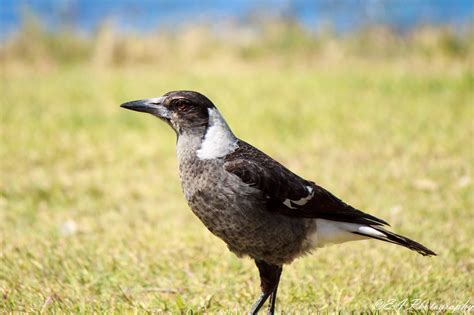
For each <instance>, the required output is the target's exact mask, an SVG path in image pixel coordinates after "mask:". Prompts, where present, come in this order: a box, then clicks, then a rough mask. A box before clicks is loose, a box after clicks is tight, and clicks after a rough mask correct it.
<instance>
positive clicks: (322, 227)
mask: <svg viewBox="0 0 474 315" xmlns="http://www.w3.org/2000/svg"><path fill="white" fill-rule="evenodd" d="M315 220H316V228H315V230H314V231H313V232H312V233H311V234H310V235H309V236H308V242H309V247H311V248H317V247H323V246H326V245H330V244H339V243H344V242H349V241H357V240H364V239H367V238H370V237H371V236H374V237H379V238H385V237H386V236H385V234H383V233H382V232H379V231H377V230H376V229H374V228H372V227H370V226H367V225H362V224H357V223H347V222H339V221H331V220H326V219H315ZM354 232H357V233H361V234H364V235H367V236H364V235H359V234H354Z"/></svg>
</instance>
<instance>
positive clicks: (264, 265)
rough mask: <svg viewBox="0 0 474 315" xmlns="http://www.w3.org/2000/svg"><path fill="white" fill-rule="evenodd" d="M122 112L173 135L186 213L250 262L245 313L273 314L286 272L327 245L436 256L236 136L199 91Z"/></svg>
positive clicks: (150, 101)
mask: <svg viewBox="0 0 474 315" xmlns="http://www.w3.org/2000/svg"><path fill="white" fill-rule="evenodd" d="M120 106H121V107H123V108H125V109H129V110H133V111H138V112H143V113H148V114H151V115H153V116H155V117H157V118H159V119H160V120H162V121H164V122H165V123H167V124H168V125H169V126H171V128H172V129H173V130H174V131H175V133H176V136H177V142H176V155H177V159H178V168H179V177H180V182H181V187H182V190H183V193H184V196H185V199H186V200H187V203H188V205H189V207H190V208H191V210H192V211H193V213H194V214H195V215H196V216H197V217H198V218H199V219H200V220H201V221H202V223H203V224H204V225H205V226H206V227H207V229H208V230H209V231H210V232H211V233H213V234H214V235H216V236H217V237H219V238H221V239H222V240H223V241H224V242H225V243H226V244H227V246H228V248H229V250H230V251H231V252H233V253H234V254H236V255H237V256H238V257H245V256H246V257H250V258H251V259H253V260H254V261H255V265H256V267H257V269H258V272H259V276H260V289H261V293H260V295H259V296H258V298H257V300H256V302H255V303H254V304H253V305H252V307H251V308H250V314H257V313H258V312H259V310H260V309H261V308H262V307H263V305H264V304H265V302H266V301H267V300H268V299H269V302H268V306H267V313H268V314H274V312H275V305H276V296H277V289H278V285H279V282H280V277H281V274H282V270H283V265H287V264H289V263H291V262H292V261H293V260H295V259H296V258H298V257H300V256H304V255H306V254H308V253H310V252H312V251H314V250H316V249H318V248H320V247H324V246H326V245H329V244H338V243H343V242H347V241H355V240H364V239H376V240H381V241H385V242H389V243H393V244H396V245H401V246H404V247H407V248H409V249H411V250H413V251H416V252H418V253H419V254H421V255H423V256H432V255H436V254H435V252H433V251H432V250H430V249H428V248H427V247H425V246H423V245H421V244H420V243H418V242H415V241H413V240H411V239H409V238H407V237H405V236H401V235H398V234H395V233H393V232H391V231H389V230H387V229H386V227H387V226H389V224H388V223H387V222H386V221H384V220H382V219H379V218H377V217H375V216H373V215H370V214H368V213H365V212H363V211H361V210H359V209H356V208H354V207H352V206H350V205H349V204H347V203H345V202H343V201H342V200H341V199H339V198H338V197H336V196H335V195H333V194H332V193H330V192H329V191H328V190H326V189H324V188H323V187H321V186H319V185H317V184H316V183H315V182H313V181H309V180H306V179H304V178H302V177H300V176H298V175H296V174H295V173H293V172H292V171H290V170H289V169H288V168H287V167H285V166H283V165H282V164H280V163H279V162H277V161H276V160H274V159H273V158H271V157H270V156H269V155H267V154H265V153H264V152H262V151H260V150H259V149H257V148H255V147H254V146H252V145H250V144H249V143H247V142H245V141H244V140H241V139H239V138H238V137H236V136H235V135H234V133H233V132H232V130H231V129H230V127H229V125H228V124H227V122H226V121H225V119H224V118H223V116H222V115H221V113H220V112H219V110H218V109H217V107H216V106H215V105H214V104H213V103H212V101H211V100H210V99H209V98H207V97H206V96H204V95H203V94H201V93H199V92H195V91H187V90H178V91H171V92H168V93H166V94H164V95H163V96H161V97H156V98H148V99H141V100H136V101H130V102H126V103H123V104H122V105H120Z"/></svg>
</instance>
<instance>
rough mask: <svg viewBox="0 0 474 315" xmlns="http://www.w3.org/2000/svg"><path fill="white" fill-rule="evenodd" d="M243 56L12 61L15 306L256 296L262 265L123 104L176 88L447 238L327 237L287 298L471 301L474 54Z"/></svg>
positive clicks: (1, 287) (153, 130)
mask: <svg viewBox="0 0 474 315" xmlns="http://www.w3.org/2000/svg"><path fill="white" fill-rule="evenodd" d="M243 58H244V59H243V61H242V60H240V61H229V62H228V63H219V62H218V63H215V64H214V63H211V64H209V60H208V59H206V60H207V61H205V62H203V63H199V62H196V61H194V62H192V63H191V62H187V63H185V64H181V65H177V64H176V63H175V64H171V65H169V66H165V65H162V66H160V67H152V66H147V65H135V66H130V65H129V66H127V65H125V66H121V67H108V66H107V67H105V68H104V67H99V68H97V67H95V66H91V65H89V64H87V63H86V64H84V63H81V64H75V65H74V64H69V65H67V64H61V63H59V64H58V65H56V66H53V67H50V66H46V67H39V68H38V67H36V66H35V67H32V68H31V69H29V68H28V66H22V67H18V66H17V65H16V66H13V67H10V66H9V65H8V64H5V67H4V71H2V77H1V95H2V96H1V110H0V114H1V125H0V132H1V146H0V161H1V163H0V171H1V182H0V246H1V254H0V255H1V256H0V293H1V296H0V309H1V310H3V311H6V312H17V311H20V312H40V311H47V312H80V313H91V312H98V313H102V312H106V311H107V312H117V313H118V312H120V313H122V312H140V313H141V312H144V311H149V312H172V313H180V312H181V313H186V312H187V313H190V312H192V313H215V312H235V313H243V312H245V311H247V310H248V309H249V307H250V305H251V303H252V302H253V301H254V300H255V299H256V297H257V295H258V293H259V287H258V275H257V271H256V269H255V267H254V265H253V263H252V261H251V260H249V259H243V260H241V259H238V258H236V257H235V256H234V255H233V254H231V253H230V252H229V251H228V250H227V248H226V246H225V244H224V243H223V242H222V241H220V240H219V239H217V238H215V237H214V236H212V235H211V234H210V233H209V232H208V231H207V230H206V229H205V228H204V227H203V225H202V224H201V223H200V222H199V221H198V219H197V218H195V217H194V215H193V214H192V213H191V211H190V210H189V209H188V207H187V205H186V202H185V201H184V198H183V196H182V193H181V190H180V186H179V181H178V176H177V164H176V159H175V156H174V144H175V136H174V134H173V132H172V131H171V130H170V129H169V128H168V126H166V125H164V124H162V123H160V122H159V121H158V120H156V119H153V118H152V117H151V116H145V115H140V114H138V113H131V112H128V111H124V110H122V109H120V108H119V107H118V105H119V104H120V103H122V102H124V101H127V100H131V99H137V98H144V97H150V96H159V95H161V94H163V93H164V92H166V91H168V90H174V89H193V90H198V91H201V92H203V93H204V94H206V95H208V96H209V97H210V98H211V99H212V100H213V101H214V102H215V104H216V105H217V106H218V107H219V108H220V109H221V112H222V113H223V114H224V116H225V117H226V118H227V120H228V122H229V124H230V125H231V126H232V127H233V129H234V131H235V133H236V134H237V135H238V136H240V137H241V138H244V139H246V140H248V141H249V142H251V143H253V144H255V145H256V146H258V147H260V148H262V149H263V150H264V151H266V152H268V153H269V154H270V155H272V156H273V157H275V158H276V159H278V160H280V161H281V162H283V163H285V164H287V165H288V166H289V167H290V168H291V169H292V170H294V171H295V172H297V173H299V174H301V175H303V176H304V177H306V178H308V179H311V180H315V181H316V182H317V183H319V184H321V185H322V186H324V187H326V188H328V189H329V190H330V191H332V192H334V193H335V194H336V195H338V196H340V197H341V198H343V199H344V200H347V201H348V202H350V203H351V204H352V205H354V206H356V207H358V208H360V209H364V210H366V211H368V212H370V213H372V214H374V215H376V216H378V217H381V218H383V219H386V220H388V221H389V222H390V223H391V224H392V226H393V230H394V231H396V232H399V233H402V234H404V235H407V236H409V237H411V238H413V239H415V240H417V241H419V242H421V243H422V244H424V245H426V246H428V247H429V248H431V249H433V250H434V251H435V252H437V253H438V256H437V257H433V258H425V257H421V256H419V255H417V254H416V253H414V252H411V251H409V250H406V249H404V248H400V247H396V246H393V245H390V244H386V243H382V242H377V241H364V242H354V243H348V244H343V245H340V246H333V247H327V248H324V249H321V250H318V251H316V252H315V253H314V254H312V255H311V256H308V257H304V258H301V259H298V260H297V261H295V262H294V263H293V264H292V265H291V266H287V267H285V268H284V273H283V278H282V283H281V286H280V290H279V300H278V305H277V309H278V311H284V312H285V313H300V312H308V313H313V312H316V311H329V312H349V311H358V312H359V311H377V305H378V304H377V303H381V302H377V301H379V300H381V301H386V302H387V303H389V302H390V301H392V304H394V305H395V306H393V307H391V306H390V307H391V308H390V309H391V310H392V311H396V310H398V306H400V307H401V308H402V309H403V310H405V311H406V310H408V309H409V308H410V305H413V304H416V301H417V299H421V300H423V301H424V302H426V303H428V302H430V303H431V305H433V304H437V305H445V304H446V305H462V304H464V303H472V300H471V299H472V290H473V280H472V272H473V257H474V250H473V246H472V240H473V239H474V230H473V228H472V219H473V213H472V210H473V207H474V200H473V176H474V175H473V165H474V153H473V135H474V134H473V133H474V126H473V121H472V117H474V102H473V100H474V90H473V83H474V73H473V68H472V65H471V64H470V63H469V61H468V60H467V59H463V58H448V57H446V58H444V57H443V58H441V59H435V60H431V59H428V60H424V59H423V58H410V56H409V55H408V56H406V57H403V58H396V59H384V58H382V59H377V60H372V59H367V60H364V59H363V58H362V59H360V58H356V59H351V58H341V59H337V60H334V59H331V60H330V61H329V62H327V63H324V62H317V63H314V64H311V65H310V66H308V65H298V63H296V62H294V63H291V64H288V63H287V62H286V61H281V60H277V61H276V62H274V63H273V61H269V62H263V61H262V60H260V59H259V60H256V61H255V60H253V61H250V62H249V61H248V60H247V59H245V57H243ZM272 60H273V59H272ZM198 61H199V59H198ZM469 275H471V276H469ZM392 299H393V300H392ZM393 301H395V302H393ZM404 301H407V303H406V304H403V302H404ZM410 303H411V304H410ZM390 305H391V304H390ZM421 310H422V311H423V312H428V308H427V307H426V306H425V307H423V308H422V309H421Z"/></svg>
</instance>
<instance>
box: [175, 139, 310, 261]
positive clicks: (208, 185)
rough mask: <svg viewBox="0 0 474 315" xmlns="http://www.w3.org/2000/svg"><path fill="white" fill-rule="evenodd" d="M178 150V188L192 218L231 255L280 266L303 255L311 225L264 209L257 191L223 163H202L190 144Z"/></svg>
mask: <svg viewBox="0 0 474 315" xmlns="http://www.w3.org/2000/svg"><path fill="white" fill-rule="evenodd" d="M180 147H181V149H179V148H178V159H179V172H180V179H181V185H182V189H183V192H184V195H185V197H186V200H187V201H188V204H189V206H190V208H191V210H192V211H193V212H194V214H195V215H196V216H197V217H198V218H199V219H200V220H201V221H202V222H203V223H204V225H205V226H206V227H207V228H208V229H209V230H210V231H211V232H212V233H213V234H215V235H216V236H218V237H219V238H221V239H222V240H224V242H226V243H227V245H228V247H229V249H230V250H231V251H232V252H234V253H235V254H237V255H239V256H242V255H249V256H251V257H253V258H256V259H262V260H265V261H267V262H270V263H276V264H283V263H286V262H290V261H292V260H293V259H294V258H296V257H297V256H299V255H300V254H302V251H303V249H302V244H303V243H304V239H305V237H306V230H307V229H308V228H309V227H310V226H311V225H312V222H309V220H306V219H300V218H290V217H286V216H282V215H278V214H273V213H269V212H268V211H267V210H265V198H264V196H262V195H261V193H260V192H259V191H258V190H257V189H255V188H253V187H250V186H248V185H247V184H245V183H243V182H241V180H240V179H239V178H238V177H237V176H235V175H233V174H230V173H228V172H226V171H225V169H224V160H223V159H213V160H200V159H199V158H197V157H196V155H195V151H193V150H192V147H193V146H192V145H189V144H188V145H182V146H180Z"/></svg>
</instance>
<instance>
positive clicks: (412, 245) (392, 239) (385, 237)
mask: <svg viewBox="0 0 474 315" xmlns="http://www.w3.org/2000/svg"><path fill="white" fill-rule="evenodd" d="M370 227H371V228H372V229H374V230H376V231H378V232H380V233H364V232H363V231H360V230H359V231H357V232H352V233H355V234H359V235H362V236H368V237H371V238H375V239H378V240H381V241H385V242H389V243H393V244H397V245H401V246H404V247H406V248H409V249H411V250H414V251H416V252H418V253H419V254H421V255H423V256H436V253H435V252H433V251H432V250H430V249H428V248H427V247H425V246H423V245H421V244H420V243H418V242H415V241H413V240H411V239H409V238H408V237H405V236H401V235H398V234H395V233H393V232H390V231H387V230H385V229H384V228H381V227H380V226H373V225H372V226H370Z"/></svg>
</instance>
